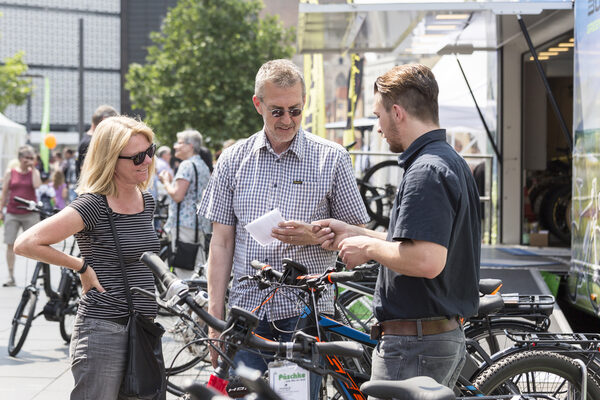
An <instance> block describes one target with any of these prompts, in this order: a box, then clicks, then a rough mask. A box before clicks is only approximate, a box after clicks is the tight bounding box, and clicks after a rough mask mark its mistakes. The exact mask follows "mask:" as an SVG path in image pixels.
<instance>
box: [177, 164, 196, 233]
mask: <svg viewBox="0 0 600 400" xmlns="http://www.w3.org/2000/svg"><path fill="white" fill-rule="evenodd" d="M190 162H191V163H192V167H194V178H195V182H196V185H195V186H196V190H195V193H196V197H198V170H197V169H196V164H194V162H193V161H191V160H190ZM184 197H185V196H184ZM181 201H183V200H181ZM180 208H181V202H179V203H177V236H176V240H179V210H180ZM194 243H198V213H196V231H195V233H194Z"/></svg>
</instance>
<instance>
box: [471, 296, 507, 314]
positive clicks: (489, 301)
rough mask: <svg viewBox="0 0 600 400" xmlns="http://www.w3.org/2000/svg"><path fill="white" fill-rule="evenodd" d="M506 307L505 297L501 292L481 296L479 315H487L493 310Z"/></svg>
mask: <svg viewBox="0 0 600 400" xmlns="http://www.w3.org/2000/svg"><path fill="white" fill-rule="evenodd" d="M503 307H504V299H503V298H502V296H500V295H499V294H487V295H485V296H483V297H480V298H479V307H478V308H477V316H478V317H485V316H487V315H489V314H491V313H493V312H496V311H498V310H501V309H502V308H503Z"/></svg>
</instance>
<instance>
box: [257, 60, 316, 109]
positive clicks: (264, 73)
mask: <svg viewBox="0 0 600 400" xmlns="http://www.w3.org/2000/svg"><path fill="white" fill-rule="evenodd" d="M267 82H271V83H274V84H275V85H276V86H277V87H280V88H289V87H292V86H295V85H296V84H297V83H298V82H300V84H301V85H302V98H304V97H306V87H305V86H304V77H303V76H302V72H300V68H298V66H296V64H294V63H293V62H291V61H290V60H285V59H279V60H271V61H267V62H266V63H264V64H263V65H262V66H261V67H260V69H259V70H258V73H257V74H256V79H255V81H254V95H255V96H256V97H258V98H259V99H262V98H263V96H264V88H265V84H266V83H267Z"/></svg>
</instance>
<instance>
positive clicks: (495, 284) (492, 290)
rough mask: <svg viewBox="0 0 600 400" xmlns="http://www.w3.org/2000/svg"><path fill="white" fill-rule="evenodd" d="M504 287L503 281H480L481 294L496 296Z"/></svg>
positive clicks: (489, 279)
mask: <svg viewBox="0 0 600 400" xmlns="http://www.w3.org/2000/svg"><path fill="white" fill-rule="evenodd" d="M501 286H502V279H491V278H488V279H480V280H479V292H480V293H481V294H496V292H497V291H498V290H500V287H501Z"/></svg>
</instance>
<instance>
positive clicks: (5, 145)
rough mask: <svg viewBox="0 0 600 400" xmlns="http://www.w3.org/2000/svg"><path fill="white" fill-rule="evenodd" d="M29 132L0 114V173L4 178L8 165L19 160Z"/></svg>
mask: <svg viewBox="0 0 600 400" xmlns="http://www.w3.org/2000/svg"><path fill="white" fill-rule="evenodd" d="M26 137H27V130H26V129H25V127H24V126H23V125H20V124H17V123H16V122H14V121H11V120H10V119H8V118H7V117H6V116H5V115H4V114H2V113H0V173H1V174H2V175H1V176H4V172H5V170H6V165H7V164H8V162H9V161H10V160H12V159H15V158H17V151H18V150H19V147H20V146H22V145H23V144H25V139H26Z"/></svg>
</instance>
